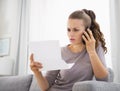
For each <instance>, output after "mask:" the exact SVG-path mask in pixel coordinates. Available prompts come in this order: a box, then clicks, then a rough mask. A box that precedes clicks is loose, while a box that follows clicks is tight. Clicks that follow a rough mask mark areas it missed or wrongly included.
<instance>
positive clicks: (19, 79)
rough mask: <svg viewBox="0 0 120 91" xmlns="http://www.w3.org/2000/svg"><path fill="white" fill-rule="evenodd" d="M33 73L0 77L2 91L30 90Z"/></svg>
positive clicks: (0, 90) (0, 89)
mask: <svg viewBox="0 0 120 91" xmlns="http://www.w3.org/2000/svg"><path fill="white" fill-rule="evenodd" d="M31 81H32V75H25V76H7V77H0V91H29V88H30V85H31Z"/></svg>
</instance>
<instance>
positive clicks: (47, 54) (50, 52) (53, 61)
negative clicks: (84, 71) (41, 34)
mask: <svg viewBox="0 0 120 91" xmlns="http://www.w3.org/2000/svg"><path fill="white" fill-rule="evenodd" d="M29 51H30V54H31V53H33V54H34V59H35V60H36V61H39V62H40V63H42V65H43V68H42V69H41V70H42V71H47V70H58V69H69V68H70V67H71V66H72V65H73V64H67V63H65V61H64V60H62V58H61V49H60V45H59V41H58V40H48V41H36V42H30V44H29Z"/></svg>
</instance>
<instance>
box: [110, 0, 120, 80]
mask: <svg viewBox="0 0 120 91" xmlns="http://www.w3.org/2000/svg"><path fill="white" fill-rule="evenodd" d="M119 29H120V0H110V32H111V47H112V49H111V52H112V64H113V71H114V76H115V78H114V81H115V82H120V48H119V47H120V42H119V39H120V31H119Z"/></svg>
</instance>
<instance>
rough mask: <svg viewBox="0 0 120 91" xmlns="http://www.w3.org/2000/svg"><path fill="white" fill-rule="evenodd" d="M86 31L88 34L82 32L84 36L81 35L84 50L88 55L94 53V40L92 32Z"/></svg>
mask: <svg viewBox="0 0 120 91" xmlns="http://www.w3.org/2000/svg"><path fill="white" fill-rule="evenodd" d="M87 31H88V33H87V32H86V31H84V35H82V38H83V40H84V41H85V45H86V50H87V52H88V53H89V54H90V53H93V52H95V42H96V40H95V38H94V36H93V34H92V31H91V30H90V29H87Z"/></svg>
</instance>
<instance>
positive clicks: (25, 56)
mask: <svg viewBox="0 0 120 91" xmlns="http://www.w3.org/2000/svg"><path fill="white" fill-rule="evenodd" d="M84 8H85V9H89V10H93V11H94V12H95V14H96V21H97V22H98V23H99V25H100V29H101V31H102V32H103V34H104V37H105V39H106V46H107V48H108V52H107V54H106V55H105V58H106V63H107V67H109V68H112V69H113V71H114V73H115V79H114V81H115V82H120V68H119V64H120V48H119V46H120V43H119V38H120V36H119V34H120V32H119V29H120V26H119V24H120V17H119V16H120V0H104V1H98V0H91V1H90V0H76V1H75V0H0V76H6V75H25V74H29V73H31V71H30V68H29V53H28V43H29V42H30V41H39V40H59V41H60V46H61V47H62V46H64V45H66V44H68V43H69V40H68V38H67V34H66V33H67V18H68V16H69V14H70V13H72V12H73V11H75V10H81V9H84Z"/></svg>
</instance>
